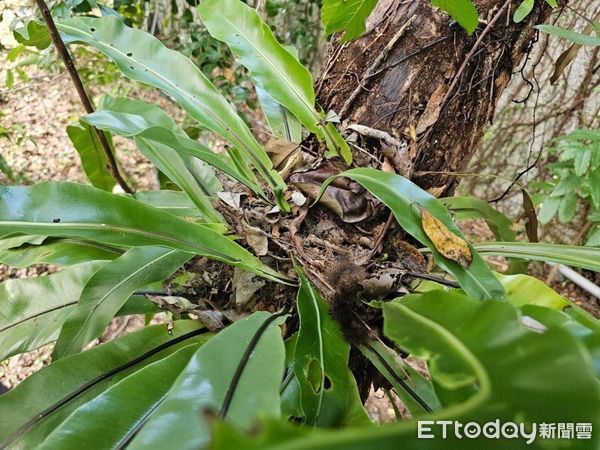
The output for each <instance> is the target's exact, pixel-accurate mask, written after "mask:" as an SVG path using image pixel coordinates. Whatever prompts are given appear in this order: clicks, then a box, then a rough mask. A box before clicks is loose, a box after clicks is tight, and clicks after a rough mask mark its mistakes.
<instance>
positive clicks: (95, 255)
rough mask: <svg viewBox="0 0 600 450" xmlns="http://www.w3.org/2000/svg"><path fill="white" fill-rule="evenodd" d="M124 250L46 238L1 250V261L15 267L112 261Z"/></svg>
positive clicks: (91, 243)
mask: <svg viewBox="0 0 600 450" xmlns="http://www.w3.org/2000/svg"><path fill="white" fill-rule="evenodd" d="M122 253H123V252H122V251H121V250H119V249H115V248H111V247H108V246H105V245H99V244H96V243H94V242H86V241H81V240H77V239H46V240H45V241H44V242H43V243H41V244H38V245H31V244H24V245H22V246H20V247H17V248H9V249H6V250H0V262H2V263H4V264H8V265H9V266H13V267H29V266H31V265H33V264H56V265H59V266H72V265H73V264H80V263H84V262H87V261H110V260H113V259H115V258H117V257H119V255H121V254H122Z"/></svg>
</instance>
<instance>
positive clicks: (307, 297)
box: [293, 268, 353, 427]
mask: <svg viewBox="0 0 600 450" xmlns="http://www.w3.org/2000/svg"><path fill="white" fill-rule="evenodd" d="M296 270H297V272H298V276H299V277H300V289H299V290H298V296H297V305H298V314H299V316H300V329H299V331H298V334H297V338H296V346H295V349H294V355H295V360H294V364H293V369H294V373H295V375H296V379H297V381H298V382H299V388H300V405H301V409H302V412H303V414H304V420H305V422H306V423H307V424H309V425H317V426H321V427H334V426H340V425H341V421H342V420H343V419H344V417H345V413H346V412H347V410H348V408H349V405H350V402H351V399H352V392H353V390H352V388H351V386H352V384H351V379H350V377H351V376H352V375H349V373H348V358H349V355H350V346H349V345H348V343H347V342H346V341H345V339H344V336H343V334H342V331H341V329H340V326H339V324H338V323H337V322H336V321H335V320H334V319H333V318H332V317H331V315H330V312H329V306H328V305H327V303H325V301H324V300H323V299H322V298H321V296H320V295H319V294H318V293H317V291H316V290H315V289H314V288H313V287H312V285H311V284H310V283H309V281H308V280H307V278H306V276H305V275H304V273H303V272H302V271H301V269H300V268H297V269H296Z"/></svg>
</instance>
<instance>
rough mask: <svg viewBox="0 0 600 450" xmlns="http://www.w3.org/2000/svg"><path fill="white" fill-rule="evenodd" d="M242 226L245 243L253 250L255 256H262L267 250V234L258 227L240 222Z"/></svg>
mask: <svg viewBox="0 0 600 450" xmlns="http://www.w3.org/2000/svg"><path fill="white" fill-rule="evenodd" d="M242 226H243V227H244V237H245V238H246V243H247V244H248V246H249V247H250V248H251V249H252V250H253V251H254V254H255V255H256V256H264V255H266V254H267V252H268V251H269V241H268V239H267V234H266V233H265V232H264V231H263V230H261V229H260V228H258V227H253V226H252V225H249V224H248V223H246V222H242Z"/></svg>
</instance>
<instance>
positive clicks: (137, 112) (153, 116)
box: [81, 97, 223, 195]
mask: <svg viewBox="0 0 600 450" xmlns="http://www.w3.org/2000/svg"><path fill="white" fill-rule="evenodd" d="M102 111H106V112H109V113H110V112H113V113H121V114H124V115H129V114H131V115H133V116H137V117H134V118H133V120H134V121H135V122H136V125H137V127H138V128H137V131H138V133H139V131H142V130H143V129H147V128H150V127H152V126H157V127H162V128H166V129H168V130H169V131H171V132H172V133H173V134H175V135H177V136H178V137H182V138H188V136H187V134H186V133H185V131H183V129H182V128H181V127H180V126H179V125H177V124H176V123H175V121H173V119H171V117H170V116H169V115H168V114H167V113H166V112H165V111H163V110H162V109H161V108H160V107H158V106H156V105H153V104H152V103H147V102H144V101H142V100H137V99H130V98H112V97H110V98H107V99H105V101H104V102H103V105H102ZM93 116H94V113H92V114H88V115H87V116H84V117H82V118H81V121H82V122H88V123H91V122H90V117H93ZM108 128H111V127H108ZM112 128H114V127H112ZM140 128H141V129H140ZM133 134H135V133H131V134H129V133H128V136H132V135H133ZM141 137H142V136H140V138H141ZM188 139H189V138H188ZM164 144H165V145H167V146H169V147H171V146H170V145H168V144H169V143H167V142H164ZM173 150H176V149H173ZM177 153H179V152H177ZM172 154H173V151H170V152H169V153H167V154H166V155H165V159H171V157H172ZM179 158H180V159H181V160H182V161H183V163H184V164H185V165H186V168H187V169H188V170H189V171H190V172H191V173H192V174H193V173H194V171H193V170H192V169H191V168H190V163H191V162H192V161H197V160H193V159H192V158H190V157H189V155H187V154H179ZM197 162H198V163H199V164H200V167H202V169H203V170H202V171H201V173H199V174H198V175H200V176H199V177H197V178H199V179H198V184H199V186H200V188H201V189H202V191H203V192H204V193H205V194H206V195H213V194H214V193H215V192H218V191H222V190H223V187H222V186H221V183H220V182H219V180H218V179H217V177H216V175H215V173H214V171H213V169H212V168H211V167H210V165H206V164H204V162H203V161H201V160H200V161H197ZM159 168H160V167H159ZM161 170H162V169H161ZM165 173H166V172H165Z"/></svg>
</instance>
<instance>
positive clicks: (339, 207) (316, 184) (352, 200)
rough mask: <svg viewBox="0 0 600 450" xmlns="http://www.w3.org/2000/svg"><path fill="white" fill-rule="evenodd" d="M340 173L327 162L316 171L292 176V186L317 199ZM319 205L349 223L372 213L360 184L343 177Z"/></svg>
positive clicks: (327, 190)
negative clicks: (320, 192)
mask: <svg viewBox="0 0 600 450" xmlns="http://www.w3.org/2000/svg"><path fill="white" fill-rule="evenodd" d="M339 172H340V170H339V168H337V167H335V166H334V165H332V164H330V162H326V163H324V164H323V165H322V166H321V167H319V168H317V169H315V170H309V171H306V172H296V173H294V174H292V176H291V177H290V184H293V185H295V186H296V187H298V188H299V189H300V190H302V192H304V193H305V194H306V195H308V196H309V197H311V198H316V197H317V195H318V193H319V191H320V189H321V185H322V184H323V182H324V181H325V180H326V179H327V178H328V177H330V176H331V175H335V174H337V173H339ZM319 203H321V204H322V205H323V206H325V207H327V208H329V209H330V210H332V211H333V212H334V213H336V214H337V215H338V216H339V217H340V218H341V219H342V220H343V221H344V222H347V223H355V222H360V221H361V220H364V219H366V218H367V217H369V216H370V215H371V212H372V206H371V204H370V202H369V201H368V199H367V197H366V191H365V190H364V189H363V188H362V187H361V186H360V185H359V184H358V183H356V182H354V181H351V180H348V179H346V178H343V177H340V178H337V179H336V180H334V181H333V182H332V183H331V184H330V185H329V186H328V187H327V189H326V190H325V193H324V194H323V196H322V197H321V199H320V200H319Z"/></svg>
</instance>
